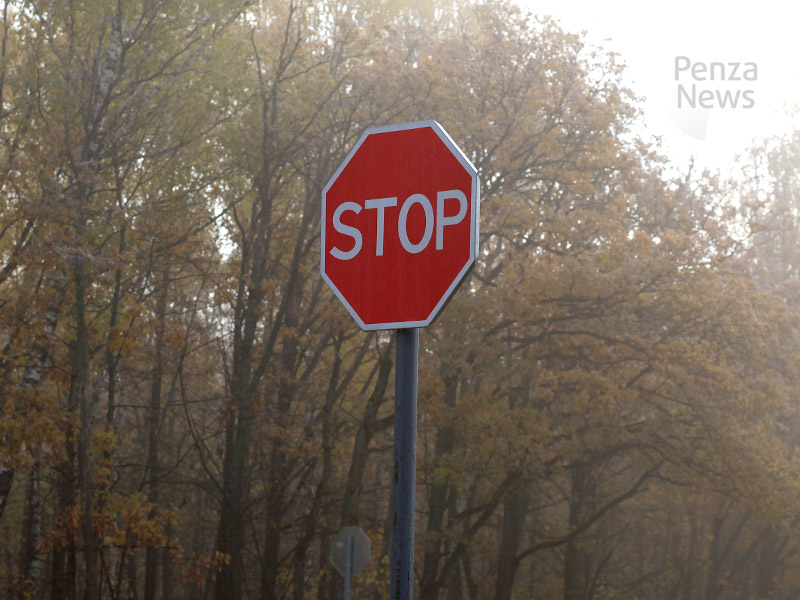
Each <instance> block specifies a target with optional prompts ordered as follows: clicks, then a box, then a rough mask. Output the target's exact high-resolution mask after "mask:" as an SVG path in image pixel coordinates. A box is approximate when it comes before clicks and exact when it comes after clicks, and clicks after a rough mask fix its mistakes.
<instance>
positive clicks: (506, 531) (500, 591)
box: [494, 479, 529, 600]
mask: <svg viewBox="0 0 800 600" xmlns="http://www.w3.org/2000/svg"><path fill="white" fill-rule="evenodd" d="M528 503H529V497H528V490H527V483H526V482H525V480H524V479H520V481H519V483H518V484H517V485H515V486H514V487H513V488H512V489H511V491H510V492H509V495H508V497H507V498H506V500H505V502H504V503H503V524H502V530H501V534H500V548H499V552H498V556H497V581H496V584H495V591H494V597H495V600H511V592H512V591H513V589H514V578H515V577H516V574H517V568H518V566H519V561H518V560H517V552H518V551H519V543H520V540H521V539H522V529H523V526H524V525H525V517H526V516H527V514H528Z"/></svg>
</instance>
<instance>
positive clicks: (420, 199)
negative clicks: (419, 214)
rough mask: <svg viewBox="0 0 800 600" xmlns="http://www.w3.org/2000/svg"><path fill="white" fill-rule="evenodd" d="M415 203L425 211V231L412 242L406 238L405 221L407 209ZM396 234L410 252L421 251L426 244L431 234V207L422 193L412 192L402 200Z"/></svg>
mask: <svg viewBox="0 0 800 600" xmlns="http://www.w3.org/2000/svg"><path fill="white" fill-rule="evenodd" d="M415 204H419V205H421V206H422V209H423V210H424V211H425V233H424V234H423V236H422V239H421V240H420V241H419V242H418V243H416V244H412V243H411V240H409V239H408V228H407V225H406V221H407V220H408V211H409V210H411V207H412V206H414V205H415ZM397 235H398V236H400V243H401V244H403V248H405V249H406V251H407V252H410V253H411V254H417V253H419V252H422V251H423V250H424V249H425V247H426V246H427V245H428V242H430V241H431V236H432V235H433V207H432V206H431V201H430V200H428V198H427V197H425V196H424V195H423V194H413V195H411V196H409V197H408V199H407V200H406V201H405V202H403V206H402V208H401V209H400V216H399V218H398V219H397Z"/></svg>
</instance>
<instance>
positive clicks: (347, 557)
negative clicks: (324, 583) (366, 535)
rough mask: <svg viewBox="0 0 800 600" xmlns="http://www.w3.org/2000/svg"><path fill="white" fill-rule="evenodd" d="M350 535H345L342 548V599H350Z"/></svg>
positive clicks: (351, 568)
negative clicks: (345, 543)
mask: <svg viewBox="0 0 800 600" xmlns="http://www.w3.org/2000/svg"><path fill="white" fill-rule="evenodd" d="M354 541H355V539H354V538H353V536H352V535H348V536H347V545H346V546H345V549H344V600H350V577H352V575H353V547H354V546H355V544H354V543H353V542H354Z"/></svg>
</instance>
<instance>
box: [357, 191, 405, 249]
mask: <svg viewBox="0 0 800 600" xmlns="http://www.w3.org/2000/svg"><path fill="white" fill-rule="evenodd" d="M390 206H397V197H396V196H395V197H392V198H378V199H376V200H367V201H366V202H364V208H367V209H370V208H375V209H377V211H378V214H377V215H376V219H377V228H378V235H377V236H376V239H375V256H383V230H384V221H385V218H384V216H385V212H384V209H386V208H388V207H390Z"/></svg>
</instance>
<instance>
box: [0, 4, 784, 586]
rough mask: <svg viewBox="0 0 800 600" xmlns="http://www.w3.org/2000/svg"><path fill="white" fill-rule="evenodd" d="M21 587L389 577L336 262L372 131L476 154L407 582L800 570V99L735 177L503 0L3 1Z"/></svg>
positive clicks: (1, 445) (618, 67)
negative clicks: (364, 558)
mask: <svg viewBox="0 0 800 600" xmlns="http://www.w3.org/2000/svg"><path fill="white" fill-rule="evenodd" d="M0 35H2V40H1V41H0V186H1V188H2V194H0V539H2V542H0V596H2V597H4V598H48V599H53V600H62V599H67V600H75V599H77V598H83V599H85V600H99V599H101V598H102V599H114V600H116V599H140V598H141V599H144V600H158V599H162V600H171V599H178V598H187V599H200V598H207V599H212V598H214V599H216V600H222V599H231V600H241V599H245V598H247V599H255V598H259V599H263V600H277V599H289V598H292V599H294V600H301V599H304V598H314V599H319V600H337V599H338V598H340V597H341V595H342V581H341V579H340V577H339V575H338V574H336V573H335V572H334V570H333V567H332V565H331V563H330V543H331V540H332V537H333V536H334V535H335V534H336V532H337V531H338V530H339V528H340V527H341V526H343V525H358V526H360V527H362V528H363V529H364V530H365V531H366V532H367V534H368V535H369V537H370V538H371V540H372V555H373V559H372V561H371V563H370V565H369V566H368V567H367V569H366V570H365V571H364V573H363V574H362V575H361V576H360V577H359V578H358V579H356V580H355V581H354V595H355V597H358V598H375V599H377V598H385V597H387V596H388V589H389V581H388V547H389V543H390V539H389V534H388V532H389V531H390V529H391V527H390V522H389V520H390V514H391V513H390V506H389V501H390V496H391V481H390V479H391V478H390V472H391V451H392V450H391V448H392V413H393V401H392V400H393V398H392V395H393V360H394V354H393V353H394V348H393V336H392V335H391V334H390V333H387V332H377V333H376V332H373V333H364V332H362V331H360V330H358V328H357V327H356V326H355V324H354V323H353V322H352V319H351V318H350V317H349V316H348V314H347V313H346V311H345V310H344V308H343V307H342V306H341V305H340V304H339V302H338V300H336V298H335V297H334V296H333V294H332V293H331V292H330V290H329V289H328V288H327V287H326V286H325V285H324V284H323V282H322V280H321V278H320V276H319V271H318V261H319V219H320V193H321V190H322V188H323V186H324V185H325V184H326V183H327V181H328V179H329V178H330V176H331V175H332V173H333V172H334V171H335V169H336V167H337V166H338V165H339V164H340V162H341V161H342V159H343V158H344V156H345V155H346V153H347V152H348V151H349V149H350V148H351V147H352V146H353V144H354V143H355V142H356V141H357V139H358V138H359V136H360V135H361V134H362V133H363V131H364V130H365V129H366V128H367V127H369V126H374V125H382V124H388V123H399V122H405V121H415V120H423V119H435V120H437V121H438V122H440V123H441V124H442V126H443V127H444V128H445V129H446V130H447V131H448V133H449V134H450V135H451V136H452V137H453V138H454V140H455V141H456V143H457V144H458V145H459V146H460V147H461V148H462V149H463V150H464V152H465V153H466V155H467V156H468V157H469V158H470V160H471V161H472V162H473V163H474V164H475V166H476V167H477V168H478V170H479V173H480V178H481V228H480V229H481V239H480V248H481V252H480V256H479V258H478V264H477V266H476V268H475V269H474V271H473V272H472V274H471V275H470V278H469V280H468V282H467V284H466V285H464V286H463V287H462V288H461V290H460V291H459V293H458V294H457V295H456V296H455V297H454V299H453V301H452V302H451V303H450V304H449V306H448V307H447V309H446V310H445V312H444V313H443V315H442V316H441V317H440V318H439V320H438V321H437V322H436V323H435V324H434V325H432V326H431V327H429V328H427V329H425V330H423V331H422V333H421V336H420V344H421V359H420V383H419V386H420V387H419V408H420V413H419V450H418V465H417V474H418V482H417V483H418V488H417V526H416V527H417V537H416V561H415V571H416V590H417V595H418V597H419V598H420V599H422V600H434V599H441V600H460V599H462V598H465V599H466V598H468V599H470V600H477V599H484V598H486V599H495V600H512V599H522V598H525V599H529V598H536V599H552V598H564V600H590V599H593V600H610V599H613V598H625V599H635V598H641V599H647V600H651V599H654V600H656V599H664V600H667V599H676V600H677V599H681V600H697V599H705V600H712V599H720V600H722V599H747V600H755V599H773V598H774V599H784V598H785V599H790V598H797V597H798V596H800V515H799V514H798V510H797V502H798V498H800V464H798V462H799V461H798V441H799V440H800V437H799V435H800V411H798V408H799V407H798V402H797V397H798V386H799V385H800V335H799V334H800V304H799V303H798V298H799V296H798V283H800V278H799V277H798V266H800V262H799V261H800V246H799V245H798V242H799V241H800V240H798V227H797V218H798V210H799V209H800V179H798V176H799V175H800V129H798V130H795V131H788V132H787V133H786V134H785V135H784V136H783V137H781V138H777V139H766V140H762V141H759V142H754V144H753V147H752V149H751V152H750V153H749V154H748V155H746V156H744V157H742V158H741V160H740V162H739V164H738V165H737V168H736V170H735V172H736V177H734V178H733V179H731V180H723V179H722V178H720V177H719V176H716V175H715V174H713V173H710V172H697V170H695V169H691V168H690V169H687V170H686V172H683V173H680V174H679V175H677V176H676V175H675V172H676V170H675V168H674V166H673V165H671V164H670V163H669V162H668V161H667V160H666V159H665V158H664V157H662V156H660V155H659V154H658V149H657V147H654V146H653V145H652V144H651V143H649V142H647V141H645V140H643V139H641V138H640V136H639V135H638V134H637V133H636V132H637V131H639V128H638V127H637V123H638V119H639V118H640V115H639V111H638V108H637V103H638V100H637V98H636V96H635V93H634V92H635V91H632V90H629V89H627V88H626V87H625V85H624V84H623V73H624V65H623V64H622V63H621V61H620V60H619V58H618V57H616V56H614V55H613V54H611V53H608V52H605V51H603V50H602V49H601V48H596V47H591V46H588V45H587V44H586V43H584V41H583V39H582V37H581V36H580V35H576V34H572V33H569V32H566V31H563V30H562V29H561V28H560V27H559V26H558V25H557V24H556V23H555V22H554V21H552V20H550V19H548V18H546V17H541V18H534V17H532V16H531V15H529V14H528V13H526V12H525V11H524V10H522V9H520V8H519V7H517V6H516V5H514V4H513V3H510V2H506V1H504V0H491V1H488V2H479V3H476V2H469V1H467V0H448V1H444V0H440V1H437V2H424V1H422V0H392V1H388V0H387V1H378V0H361V1H358V0H354V1H351V2H341V1H329V0H291V1H290V2H284V1H280V2H279V1H277V0H274V1H270V0H264V1H259V2H251V1H249V0H247V1H245V2H240V1H238V0H234V1H228V2H220V1H219V0H194V1H192V2H188V1H186V0H116V1H115V2H101V1H98V0H71V1H69V2H65V1H63V0H4V2H3V4H2V26H1V33H0Z"/></svg>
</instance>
